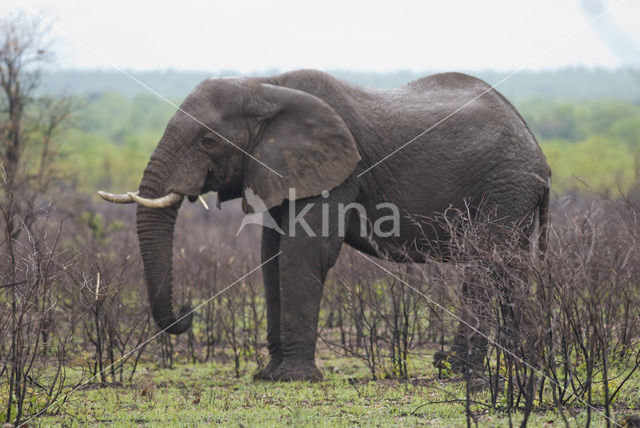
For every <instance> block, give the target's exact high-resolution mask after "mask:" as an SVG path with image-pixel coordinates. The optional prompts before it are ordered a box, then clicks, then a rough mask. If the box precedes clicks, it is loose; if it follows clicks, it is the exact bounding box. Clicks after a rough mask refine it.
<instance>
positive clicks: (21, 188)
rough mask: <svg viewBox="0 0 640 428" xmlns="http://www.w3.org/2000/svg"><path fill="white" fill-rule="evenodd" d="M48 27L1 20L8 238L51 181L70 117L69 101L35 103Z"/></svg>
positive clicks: (0, 135)
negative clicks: (58, 140) (61, 131)
mask: <svg viewBox="0 0 640 428" xmlns="http://www.w3.org/2000/svg"><path fill="white" fill-rule="evenodd" d="M48 31H49V26H48V25H47V24H46V23H44V22H43V21H42V20H39V19H29V18H27V17H25V16H24V15H23V14H18V15H12V16H9V17H7V18H4V19H2V20H0V182H1V183H2V189H3V194H2V199H1V202H2V208H3V210H2V213H3V216H4V217H5V221H6V223H7V224H6V227H7V232H8V236H9V237H12V238H15V237H16V236H17V234H19V233H20V230H22V228H23V227H27V228H28V227H29V225H30V224H31V223H32V221H33V216H34V209H33V207H34V203H35V201H36V198H37V196H38V195H39V194H42V193H43V192H44V191H45V190H46V189H47V187H48V186H49V185H50V184H51V183H52V181H53V178H54V177H53V170H52V164H53V160H54V158H55V154H56V148H55V147H54V144H53V137H54V135H55V133H56V131H57V130H58V128H59V127H60V125H61V124H62V123H63V122H64V120H65V119H67V117H68V116H69V114H70V105H71V103H70V99H69V98H63V97H56V98H50V97H36V96H34V93H35V90H36V89H37V88H38V85H39V84H40V74H41V72H42V70H43V68H44V67H45V66H46V65H47V64H49V63H51V61H52V58H53V55H52V52H51V49H50V45H49V43H48V42H47V41H46V39H47V34H48Z"/></svg>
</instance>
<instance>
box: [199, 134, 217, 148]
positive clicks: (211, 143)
mask: <svg viewBox="0 0 640 428" xmlns="http://www.w3.org/2000/svg"><path fill="white" fill-rule="evenodd" d="M217 145H218V141H217V140H216V139H215V138H214V137H212V136H211V135H205V136H203V137H202V146H203V147H204V148H205V149H206V150H212V149H214V148H215V147H216V146H217Z"/></svg>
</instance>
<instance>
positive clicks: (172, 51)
mask: <svg viewBox="0 0 640 428" xmlns="http://www.w3.org/2000/svg"><path fill="white" fill-rule="evenodd" d="M0 3H1V4H2V7H1V8H0V15H6V14H7V13H10V12H15V11H19V10H23V11H25V13H26V14H31V13H32V12H31V11H30V9H31V10H35V11H38V12H40V13H43V12H44V13H45V14H47V15H49V16H53V17H54V18H55V25H56V26H57V27H58V28H59V29H60V30H63V31H64V32H67V33H68V34H70V35H71V36H72V37H73V38H75V39H76V40H78V41H80V42H81V43H83V44H85V45H86V46H88V47H89V48H91V49H92V50H94V51H95V52H97V53H98V55H99V56H102V57H103V58H100V57H98V56H96V55H94V54H93V53H91V52H90V51H89V50H88V49H86V48H85V47H83V46H81V45H79V44H78V43H76V42H74V41H73V40H71V39H70V38H69V37H68V36H67V35H65V34H63V33H62V32H61V31H58V30H54V32H53V37H54V48H55V51H56V52H57V58H58V64H59V67H61V68H92V69H94V68H103V69H107V68H111V66H110V64H109V62H107V61H105V59H106V60H108V61H110V62H112V63H113V64H115V65H116V66H117V67H120V68H125V69H133V70H149V69H167V68H173V69H178V70H207V71H218V70H238V71H240V72H245V73H247V72H259V71H264V70H268V69H278V70H290V69H296V68H309V67H310V68H318V69H325V70H330V69H348V70H359V71H393V70H411V71H425V70H430V71H441V70H480V69H483V70H485V69H496V70H513V69H518V68H520V67H523V66H525V68H526V69H534V70H535V69H550V68H559V67H564V66H576V65H584V66H590V67H593V66H599V67H607V68H614V67H618V66H621V65H629V64H630V63H634V64H635V65H636V66H640V48H639V46H640V24H639V23H640V0H622V1H620V0H527V1H524V0H483V1H479V0H428V1H425V0H422V1H419V0H415V1H414V0H393V1H389V0H385V1H379V2H378V1H348V0H322V1H317V0H316V1H313V2H305V1H302V0H268V1H255V2H248V1H239V0H230V1H205V0H200V1H194V0H181V1H175V0H174V1H166V0H155V1H149V0H144V1H136V0H109V1H99V2H97V1H86V0H85V1H73V0H56V1H51V0H49V1H46V0H0ZM609 7H613V10H611V11H610V13H608V14H607V15H605V16H604V17H603V18H602V19H601V20H599V21H598V22H597V23H596V24H594V25H591V26H589V27H588V28H583V29H580V28H581V27H583V26H584V25H585V24H587V22H588V20H589V19H592V18H593V17H594V16H595V15H597V14H598V13H599V11H601V10H603V9H602V8H605V9H606V8H609ZM574 32H576V33H575V35H573V36H572V37H571V38H569V39H568V40H564V42H561V41H562V40H563V39H566V38H567V36H569V35H570V34H571V33H574ZM554 46H555V47H554ZM545 52H546V53H545ZM539 56H541V57H540V58H538V59H537V60H535V61H533V62H531V61H532V60H533V59H534V58H537V57H539ZM530 62H531V63H530Z"/></svg>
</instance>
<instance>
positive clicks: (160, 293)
mask: <svg viewBox="0 0 640 428" xmlns="http://www.w3.org/2000/svg"><path fill="white" fill-rule="evenodd" d="M154 157H155V156H154ZM158 163H159V162H158V159H157V158H156V160H155V161H154V159H153V157H152V160H151V162H150V163H149V166H148V167H147V169H146V170H145V173H144V176H143V178H142V182H141V183H140V195H141V196H142V197H147V198H157V197H161V196H163V195H162V194H161V193H162V192H163V190H164V189H163V188H164V185H163V183H164V182H165V180H164V178H165V177H164V175H165V174H161V173H158V171H163V170H164V171H166V168H161V167H160V165H157V164H158ZM178 205H179V203H178V204H174V205H172V206H169V207H165V208H148V207H145V206H142V205H138V209H137V212H136V223H137V229H138V240H139V242H140V253H141V255H142V263H143V266H144V277H145V282H146V285H147V291H148V294H149V303H150V304H151V313H152V315H153V319H154V320H155V322H156V324H157V325H158V327H160V329H162V330H165V331H166V332H167V333H171V334H181V333H184V332H185V331H187V330H188V329H189V327H191V322H192V318H193V315H192V313H191V309H190V308H189V307H188V306H183V307H182V308H181V309H180V312H179V315H178V317H176V316H175V315H174V312H173V309H172V300H173V299H172V285H173V232H174V228H175V222H176V218H177V216H178Z"/></svg>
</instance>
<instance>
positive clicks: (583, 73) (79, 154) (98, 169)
mask: <svg viewBox="0 0 640 428" xmlns="http://www.w3.org/2000/svg"><path fill="white" fill-rule="evenodd" d="M275 72H276V71H266V72H265V73H261V74H265V75H267V74H273V73H275ZM332 73H333V74H335V75H337V76H340V77H343V78H346V79H349V80H351V81H355V82H357V83H361V84H364V85H367V86H375V87H381V88H384V87H392V86H397V85H401V84H404V83H406V82H408V81H411V80H413V79H416V78H418V77H420V76H421V75H427V74H429V73H423V74H416V73H411V72H403V71H400V72H395V73H386V74H376V73H358V72H348V71H335V72H332ZM236 74H237V73H235V72H233V71H228V72H221V73H200V72H179V71H171V70H169V71H162V72H160V71H158V72H145V73H137V74H135V73H134V76H135V77H136V78H138V79H140V80H141V81H143V82H145V83H147V84H149V86H151V87H152V88H153V89H154V90H156V91H157V92H158V93H160V94H163V96H167V97H169V98H170V99H171V100H172V102H174V103H175V104H178V105H179V104H180V102H181V101H182V99H183V98H184V97H185V96H186V95H187V94H188V92H189V91H190V90H191V89H192V88H193V87H194V86H195V85H197V84H198V83H199V82H200V81H201V80H203V79H205V78H207V77H211V76H222V75H226V76H228V75H236ZM470 74H473V75H476V76H478V77H481V78H483V79H485V80H486V81H487V82H488V83H492V84H496V83H498V82H500V81H501V80H502V79H504V78H505V77H507V74H506V73H497V72H471V73H470ZM43 88H44V89H43V90H44V91H46V92H48V93H52V94H56V93H65V94H73V95H74V96H75V97H76V103H75V105H76V109H75V114H74V119H73V123H72V124H71V126H68V129H67V131H66V132H65V133H64V134H63V135H61V136H60V140H61V142H62V155H63V156H62V164H61V167H62V168H61V169H62V171H64V173H65V174H66V175H68V176H69V177H70V178H72V179H73V182H74V183H75V186H76V188H77V189H78V190H80V191H82V192H87V193H93V192H94V191H95V190H96V189H98V188H105V189H108V190H113V191H122V190H124V189H127V190H130V189H135V188H137V186H138V183H139V180H140V178H141V175H142V171H143V169H144V166H145V165H146V163H147V161H148V159H149V156H150V155H151V153H152V151H153V149H154V147H155V145H156V144H157V142H158V140H159V138H160V137H161V135H162V132H163V130H164V127H165V125H166V123H167V121H168V120H169V118H170V117H171V115H172V114H173V113H174V111H175V108H174V107H173V106H172V105H170V104H168V103H166V102H165V101H163V100H162V99H160V98H158V97H157V96H156V95H154V94H152V93H150V92H149V91H148V90H146V89H145V88H143V87H141V86H140V85H138V84H137V83H135V82H134V81H133V80H131V79H129V78H128V77H127V76H125V75H123V74H122V73H119V72H116V71H113V72H110V71H60V72H55V73H54V72H51V73H47V74H45V75H44V76H43ZM498 90H500V91H501V92H502V93H503V94H504V95H505V96H506V97H507V98H508V99H509V100H510V101H512V102H513V103H514V104H515V106H516V107H517V108H518V110H519V111H520V112H521V114H522V115H523V117H524V118H525V120H526V121H527V123H528V124H529V126H530V128H531V130H532V131H533V133H534V134H535V135H536V137H537V138H538V140H539V142H540V143H541V145H542V148H543V150H544V152H545V154H546V156H547V159H548V161H549V163H550V165H551V167H552V170H553V189H554V191H555V192H556V193H567V192H597V193H604V194H608V195H610V196H617V197H619V196H621V195H623V194H625V193H626V192H627V191H628V190H629V189H630V188H631V186H632V185H633V184H634V183H635V181H636V178H637V172H636V169H637V165H636V164H637V158H638V153H639V149H640V72H638V71H632V70H617V71H607V70H589V69H580V68H579V69H564V70H558V71H545V72H537V73H536V72H524V73H519V74H516V75H514V76H513V77H511V78H509V79H508V80H506V81H504V82H502V83H500V84H499V85H498Z"/></svg>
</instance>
